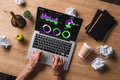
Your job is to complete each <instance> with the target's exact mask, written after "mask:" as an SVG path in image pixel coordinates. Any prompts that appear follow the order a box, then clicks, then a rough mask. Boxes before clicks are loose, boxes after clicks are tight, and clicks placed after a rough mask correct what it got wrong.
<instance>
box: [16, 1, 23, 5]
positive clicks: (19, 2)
mask: <svg viewBox="0 0 120 80" xmlns="http://www.w3.org/2000/svg"><path fill="white" fill-rule="evenodd" d="M15 3H16V4H18V5H22V4H25V0H15Z"/></svg>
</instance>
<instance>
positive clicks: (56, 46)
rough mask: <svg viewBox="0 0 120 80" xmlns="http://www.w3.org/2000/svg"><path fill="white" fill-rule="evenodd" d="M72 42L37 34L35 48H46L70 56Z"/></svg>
mask: <svg viewBox="0 0 120 80" xmlns="http://www.w3.org/2000/svg"><path fill="white" fill-rule="evenodd" d="M71 46H72V44H71V43H69V42H66V41H63V40H60V39H56V38H52V37H49V36H45V35H41V34H36V36H35V39H34V42H33V48H37V49H41V50H45V51H48V52H51V53H54V54H57V55H61V56H64V57H68V55H69V52H70V49H71Z"/></svg>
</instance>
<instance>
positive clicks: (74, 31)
mask: <svg viewBox="0 0 120 80" xmlns="http://www.w3.org/2000/svg"><path fill="white" fill-rule="evenodd" d="M81 24H82V19H80V18H76V17H73V16H70V15H67V14H63V13H60V12H56V11H53V10H49V9H45V8H41V7H38V9H37V17H36V25H35V30H37V31H39V32H42V33H44V34H47V35H50V36H55V37H58V38H61V39H64V40H72V41H75V40H76V38H77V35H78V33H79V30H80V27H81Z"/></svg>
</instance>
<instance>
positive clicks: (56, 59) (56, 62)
mask: <svg viewBox="0 0 120 80" xmlns="http://www.w3.org/2000/svg"><path fill="white" fill-rule="evenodd" d="M55 64H56V65H57V64H58V57H57V56H55Z"/></svg>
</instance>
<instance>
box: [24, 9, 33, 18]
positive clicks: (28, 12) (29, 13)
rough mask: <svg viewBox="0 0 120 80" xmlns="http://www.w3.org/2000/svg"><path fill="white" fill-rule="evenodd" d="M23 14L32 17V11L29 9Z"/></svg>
mask: <svg viewBox="0 0 120 80" xmlns="http://www.w3.org/2000/svg"><path fill="white" fill-rule="evenodd" d="M23 16H24V17H25V18H29V19H30V18H32V14H31V12H30V11H29V10H26V11H25V12H24V14H23Z"/></svg>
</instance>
